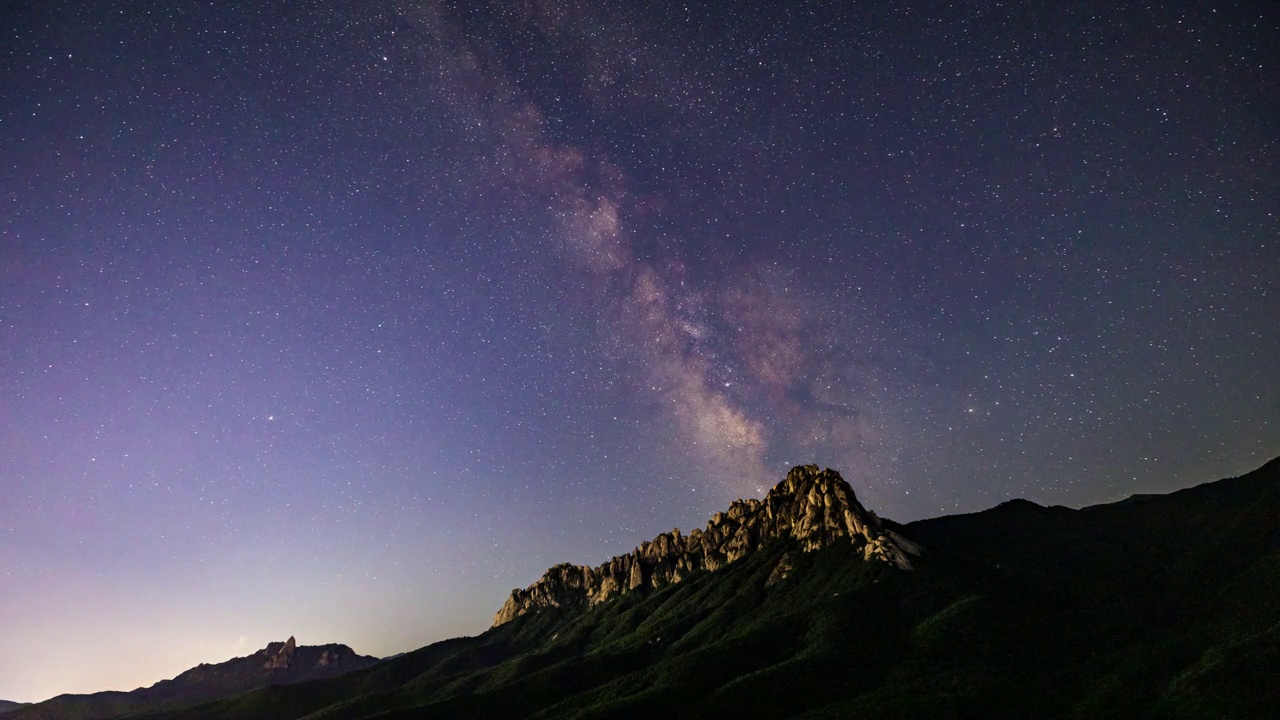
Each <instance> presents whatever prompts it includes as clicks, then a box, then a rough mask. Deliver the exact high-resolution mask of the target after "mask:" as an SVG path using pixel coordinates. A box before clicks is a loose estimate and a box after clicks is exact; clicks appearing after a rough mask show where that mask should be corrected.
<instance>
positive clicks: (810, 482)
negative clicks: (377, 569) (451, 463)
mask: <svg viewBox="0 0 1280 720" xmlns="http://www.w3.org/2000/svg"><path fill="white" fill-rule="evenodd" d="M695 538H696V539H695ZM269 650H270V649H268V651H261V652H260V653H259V655H262V654H263V653H267V655H268V656H269V655H270V652H269ZM255 657H257V656H255ZM260 659H262V658H260ZM1277 677H1280V459H1278V460H1273V461H1271V462H1269V463H1267V464H1266V465H1264V466H1263V467H1262V468H1259V469H1258V470H1256V471H1254V472H1252V473H1249V474H1247V475H1244V476H1241V477H1237V478H1232V479H1227V480H1220V481H1217V482H1213V483H1209V484H1205V485H1200V486H1197V487H1193V488H1190V489H1187V490H1182V491H1179V492H1175V493H1172V494H1169V495H1158V496H1135V497H1133V498H1130V499H1129V500H1126V501H1121V502H1118V503H1113V504H1108V505H1099V506H1093V507H1087V508H1083V509H1080V510H1073V509H1069V508H1064V507H1042V506H1040V505H1036V504H1035V503H1031V502H1028V501H1025V500H1014V501H1010V502H1006V503H1004V504H1001V505H999V506H997V507H995V508H992V509H990V510H986V511H983V512H978V513H972V514H965V515H953V516H946V517H940V518H934V519H930V520H922V521H917V522H912V523H907V524H902V525H900V524H897V523H894V522H892V521H890V520H886V519H881V518H878V517H876V516H875V515H874V513H871V512H870V511H867V510H866V509H865V508H862V506H861V504H859V503H858V502H857V499H856V498H855V497H854V496H853V492H852V490H851V489H849V488H848V485H847V484H846V483H844V481H843V480H841V479H840V478H839V475H838V474H837V473H835V472H834V471H830V470H828V471H821V472H819V471H818V470H817V468H816V467H813V466H802V467H799V468H796V469H794V470H792V471H791V473H789V474H788V476H787V478H786V479H785V480H783V481H782V483H780V484H779V485H778V486H777V487H775V488H774V489H773V490H771V491H770V493H769V494H768V495H767V496H766V497H765V499H763V500H747V501H739V502H738V503H734V505H733V506H732V507H730V508H729V510H727V511H726V512H724V513H721V514H718V515H717V516H716V517H713V518H712V520H711V522H710V523H709V524H708V525H707V527H706V528H705V529H702V530H700V531H695V532H692V533H690V534H689V535H684V534H681V533H679V532H678V531H673V532H672V533H665V534H663V535H660V536H659V537H657V538H655V539H654V540H653V541H650V542H647V543H644V544H642V545H641V546H640V547H638V548H637V549H636V550H635V551H633V552H631V553H628V554H627V555H624V556H619V557H618V558H613V559H611V560H610V561H608V562H606V563H604V564H602V565H599V566H594V567H586V566H575V565H560V566H556V567H555V568H552V569H551V570H549V571H548V573H547V574H545V575H544V576H543V578H542V579H540V580H539V581H538V582H536V583H534V584H533V585H532V586H530V587H529V588H525V589H519V590H516V591H514V592H513V593H512V597H511V598H510V599H508V601H507V603H505V604H504V606H503V608H502V609H501V610H500V611H499V613H498V615H497V616H496V617H495V624H494V626H493V627H492V628H490V629H489V630H488V631H486V632H485V633H483V634H481V635H479V636H476V637H469V638H456V639H453V640H447V641H444V642H439V643H435V644H433V645H429V646H427V647H424V648H422V649H419V650H416V651H414V652H410V653H406V654H404V655H401V656H398V657H395V658H393V659H388V660H386V661H383V662H379V663H377V664H373V665H370V666H368V667H364V668H361V669H356V670H353V671H351V672H347V673H345V674H342V675H340V676H337V677H333V678H329V679H324V680H318V681H315V682H305V683H296V684H290V685H279V684H276V685H269V686H263V687H258V688H257V689H254V690H251V691H249V692H247V693H243V694H240V695H237V696H235V697H224V698H222V699H218V700H214V701H212V702H207V703H204V704H201V705H197V706H188V707H183V708H174V709H167V710H160V711H154V712H152V711H147V712H141V713H138V714H136V715H132V716H131V717H137V718H148V719H150V720H159V719H161V718H172V719H176V718H199V719H202V720H222V719H225V720H232V719H235V720H243V719H246V718H247V719H253V718H262V719H264V720H265V719H266V718H271V719H273V720H290V719H299V718H304V717H305V718H308V720H322V719H326V718H332V719H337V718H346V719H352V718H369V719H372V718H378V719H379V720H392V719H395V718H652V717H664V718H729V717H732V718H804V719H805V720H818V719H820V718H876V719H877V720H883V719H885V718H1031V717H1035V718H1064V719H1065V718H1101V717H1114V718H1151V719H1155V718H1168V719H1171V720H1172V719H1177V720H1182V719H1186V720H1190V719H1192V718H1268V717H1280V683H1277V682H1275V679H1276V678H1277ZM51 702H52V701H51ZM41 705H44V704H43V703H42V704H41ZM41 705H36V706H31V707H29V708H23V709H20V710H17V711H13V713H12V714H6V715H5V716H4V718H5V720H10V718H11V717H17V716H21V717H24V718H26V717H37V716H36V715H30V714H26V713H32V712H34V711H38V710H39V708H40V707H41ZM44 717H51V716H44Z"/></svg>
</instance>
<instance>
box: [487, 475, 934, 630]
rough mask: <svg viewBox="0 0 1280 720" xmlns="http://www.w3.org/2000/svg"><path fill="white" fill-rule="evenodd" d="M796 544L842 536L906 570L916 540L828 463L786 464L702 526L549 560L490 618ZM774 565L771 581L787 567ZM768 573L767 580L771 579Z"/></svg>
mask: <svg viewBox="0 0 1280 720" xmlns="http://www.w3.org/2000/svg"><path fill="white" fill-rule="evenodd" d="M775 539H785V540H794V541H796V542H798V543H799V545H800V548H801V549H802V550H804V551H805V552H809V551H812V550H817V549H819V548H824V547H827V546H829V545H831V544H832V543H834V542H836V541H838V540H849V541H851V542H852V543H853V546H854V549H855V550H856V551H857V552H858V553H860V555H861V557H862V559H864V560H868V561H877V562H885V563H889V564H891V565H894V566H896V567H899V568H902V569H904V570H909V569H911V561H910V559H909V558H908V556H909V555H919V554H920V552H921V549H920V547H919V546H918V545H916V544H915V543H913V542H911V541H910V540H907V539H906V538H904V537H902V536H901V535H898V534H897V533H895V532H893V531H892V530H889V529H887V528H885V527H884V525H883V523H881V522H880V518H878V517H876V515H875V513H873V512H871V511H870V510H867V509H866V508H864V507H863V506H862V503H860V502H858V499H857V498H856V497H855V496H854V494H853V488H851V487H849V484H848V483H847V482H845V481H844V479H843V478H841V477H840V473H838V472H836V471H835V470H831V469H827V470H822V471H819V470H818V466H817V465H801V466H799V467H795V468H792V469H791V472H789V473H787V477H786V479H785V480H783V481H782V482H781V483H778V485H776V486H775V487H774V488H773V489H772V490H770V491H769V493H768V494H767V495H765V497H764V500H756V499H750V500H738V501H736V502H734V503H733V504H732V505H730V506H729V509H728V511H726V512H719V513H716V514H715V515H714V516H713V517H712V518H711V521H710V522H709V523H707V527H706V529H705V530H694V531H693V532H691V533H689V535H687V536H686V535H682V534H681V533H680V530H679V529H676V530H672V531H671V532H669V533H663V534H662V535H659V536H658V537H656V538H654V539H653V540H651V541H649V542H646V543H643V544H642V545H640V547H638V548H636V549H635V550H633V551H631V552H630V553H628V554H626V555H620V556H618V557H615V558H613V559H612V560H610V561H609V562H606V563H604V564H603V565H601V566H599V567H595V568H592V567H585V566H581V565H570V564H568V563H565V564H561V565H556V566H555V567H552V568H551V569H549V570H547V572H546V573H545V574H544V575H543V576H542V578H541V579H540V580H538V581H537V582H535V583H534V584H532V585H530V586H529V587H527V588H525V589H524V590H519V589H517V590H513V591H512V593H511V597H509V598H507V601H506V603H504V604H503V606H502V609H501V610H499V611H498V614H497V615H496V616H494V618H493V624H494V625H495V626H497V625H501V624H503V623H505V622H508V621H510V620H512V619H514V618H516V617H519V616H520V615H523V614H525V613H527V612H530V611H532V610H536V609H538V608H547V607H567V606H576V605H587V606H590V605H597V604H599V603H601V602H604V601H605V600H608V599H609V598H612V597H615V596H617V595H621V594H623V593H627V592H631V591H634V590H637V589H640V588H644V587H662V586H664V585H668V584H670V583H677V582H680V581H681V580H683V579H684V578H686V577H688V576H689V574H690V573H692V572H694V571H697V570H711V571H714V570H716V569H718V568H720V567H723V566H724V565H727V564H728V563H731V562H733V561H735V560H738V559H739V558H741V557H743V556H745V555H747V554H749V553H751V552H754V551H755V550H756V549H758V548H759V547H760V546H761V545H762V544H764V543H765V542H768V541H770V540H775ZM784 560H786V563H785V565H786V567H782V563H780V564H779V568H778V569H776V570H775V576H776V580H780V579H782V578H785V577H786V575H787V573H788V572H790V569H791V567H790V565H791V564H790V561H789V558H784ZM776 580H775V579H774V578H772V577H771V578H770V583H771V584H772V583H773V582H776Z"/></svg>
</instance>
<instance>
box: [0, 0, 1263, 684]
mask: <svg viewBox="0 0 1280 720" xmlns="http://www.w3.org/2000/svg"><path fill="white" fill-rule="evenodd" d="M617 5H618V4H616V3H590V2H559V1H557V0H547V1H545V2H525V3H492V4H482V5H476V4H473V3H447V2H446V3H440V2H429V1H423V2H416V1H411V0H405V1H403V2H393V3H355V2H350V3H348V2H324V3H312V2H289V3H284V2H279V3H277V2H239V3H237V2H226V3H223V2H219V3H195V2H189V3H170V2H128V3H122V2H108V1H103V2H93V3H61V2H41V3H26V4H20V6H18V7H11V8H9V9H6V10H4V11H3V15H2V17H3V18H4V22H3V37H4V43H3V46H2V47H3V50H2V51H0V62H2V63H3V64H2V65H0V67H2V68H3V69H2V71H0V72H2V74H0V78H2V81H0V123H2V124H0V167H3V173H2V174H0V338H2V342H0V378H2V381H3V385H2V386H0V390H2V392H0V493H2V501H0V637H3V638H4V639H5V640H4V642H3V643H0V698H4V699H11V700H26V701H31V700H40V699H43V698H45V697H48V696H51V695H54V694H57V693H60V692H90V691H96V690H104V689H131V688H133V687H136V686H139V685H146V684H150V683H152V682H154V681H156V680H159V679H161V678H162V677H171V676H173V675H174V674H176V673H177V672H180V671H181V670H183V669H185V668H188V667H191V666H193V665H196V664H198V663H200V662H217V661H221V660H225V659H227V658H229V657H231V656H233V655H243V654H247V653H248V652H251V651H253V650H254V649H257V648H259V647H263V646H265V645H266V643H267V642H268V641H273V640H282V639H284V638H285V637H288V636H289V635H296V636H297V637H298V639H299V642H301V643H303V644H318V643H322V642H342V643H347V644H349V645H351V646H353V647H354V648H355V649H356V650H357V651H359V652H361V653H368V654H375V655H384V654H391V653H395V652H401V651H404V650H409V649H412V648H416V647H419V646H421V645H424V644H426V643H429V642H432V641H434V640H438V639H442V638H445V637H450V636H455V635H458V634H473V633H476V632H479V631H481V630H483V629H484V628H485V627H486V626H487V624H488V621H489V619H490V618H491V617H492V613H493V612H494V611H495V610H496V609H497V608H498V607H499V606H500V605H501V603H502V600H503V598H504V597H505V595H506V593H507V592H508V591H509V590H510V588H512V587H515V586H524V585H526V584H528V583H529V582H530V581H532V580H533V579H534V578H536V577H537V576H538V575H539V574H540V573H541V571H542V570H543V569H544V568H546V567H547V566H549V565H551V564H553V563H556V562H562V561H573V562H578V563H582V564H594V563H598V562H600V561H602V560H604V559H605V558H607V557H608V556H610V555H613V554H616V553H620V552H625V551H627V550H629V549H631V548H632V547H634V546H635V545H636V544H638V543H639V542H641V541H643V540H646V539H649V538H651V537H653V536H654V535H656V534H658V533H659V532H663V531H666V530H670V529H671V528H672V527H676V526H679V527H682V528H686V529H687V528H690V527H694V526H698V525H701V524H702V523H703V522H705V519H706V517H707V516H708V515H709V514H711V513H712V512H714V511H716V510H718V509H721V508H723V507H725V506H727V504H728V503H729V502H730V501H732V500H733V499H735V498H738V497H748V496H760V495H762V494H763V492H764V491H765V490H767V489H768V487H770V486H771V485H773V484H774V483H775V482H777V481H778V480H780V479H781V478H782V477H783V475H784V474H785V472H786V469H787V468H789V467H790V466H792V465H795V464H800V463H810V462H813V463H819V464H823V465H827V466H830V467H834V468H837V469H839V470H840V471H841V472H842V474H843V475H844V477H845V478H846V479H848V480H849V481H850V482H851V484H852V485H853V487H854V488H855V490H856V491H857V493H858V495H859V497H860V498H861V500H862V501H863V502H864V503H865V504H866V505H867V506H868V507H870V508H873V509H875V510H876V511H877V512H878V513H880V514H882V515H884V516H887V517H891V518H894V519H898V520H911V519H916V518H920V517H928V516H935V515H940V514H944V513H953V512H971V511H975V510H980V509H983V508H986V507H990V506H992V505H995V504H997V503H999V502H1002V501H1004V500H1007V499H1009V498H1012V497H1027V498H1029V499H1031V500H1034V501H1036V502H1040V503H1045V504H1053V503H1057V504H1065V505H1072V506H1080V505H1086V504H1090V503H1097V502H1105V501H1111V500H1116V499H1119V498H1122V497H1124V496H1126V495H1129V494H1132V493H1137V492H1165V491H1169V490H1172V489H1176V488H1179V487H1185V486H1187V485H1190V484H1194V483H1197V482H1202V481H1206V480H1211V479H1216V478H1219V477H1224V476H1229V475H1235V474H1239V473H1241V472H1244V471H1246V470H1249V469H1252V468H1253V467H1256V466H1258V465H1260V464H1262V463H1263V462H1264V461H1265V460H1267V459H1269V458H1270V457H1273V456H1275V455H1277V454H1280V422H1278V418H1280V373H1277V372H1276V371H1275V368H1274V361H1275V358H1276V357H1280V293H1278V291H1277V289H1276V283H1275V280H1274V276H1275V268H1276V267H1280V240H1277V238H1278V237H1280V232H1278V231H1280V221H1278V220H1277V213H1278V212H1280V208H1278V207H1277V206H1278V205H1280V202H1277V198H1280V177H1278V174H1277V173H1278V171H1277V168H1280V155H1278V152H1277V142H1278V138H1280V132H1278V130H1280V127H1278V125H1277V122H1278V120H1277V119H1278V118H1280V100H1278V99H1277V98H1280V93H1276V92H1275V82H1274V79H1273V78H1275V77H1277V76H1280V68H1277V51H1276V48H1277V47H1278V44H1277V37H1280V35H1278V29H1280V28H1278V25H1280V23H1278V15H1277V11H1276V9H1275V8H1274V7H1272V4H1269V3H1258V4H1256V5H1249V4H1246V5H1236V6H1231V7H1222V8H1216V9H1214V8H1209V7H1205V8H1196V9H1187V10H1184V9H1173V8H1171V9H1162V8H1150V7H1143V6H1132V7H1130V6H1126V5H1121V6H1116V5H1114V4H1112V3H1106V4H1102V3H1099V4H1096V5H1081V4H1075V5H1071V4H1069V5H1067V6H1063V7H1053V8H1041V7H1038V6H1016V7H997V8H958V9H947V10H942V9H939V8H937V7H935V5H936V4H933V3H920V4H911V3H893V4H891V5H886V6H884V7H870V6H868V7H862V4H849V3H762V4H756V5H733V6H728V5H726V6H725V7H724V8H719V7H717V8H710V9H709V8H697V7H686V6H684V5H681V4H658V5H651V6H646V7H644V8H632V7H625V8H624V7H617Z"/></svg>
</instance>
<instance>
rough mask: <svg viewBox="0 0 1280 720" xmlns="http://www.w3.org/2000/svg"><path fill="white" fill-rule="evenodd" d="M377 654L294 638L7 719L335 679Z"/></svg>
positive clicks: (43, 718) (169, 703) (79, 715)
mask: <svg viewBox="0 0 1280 720" xmlns="http://www.w3.org/2000/svg"><path fill="white" fill-rule="evenodd" d="M377 662H378V659H377V658H372V657H368V656H364V655H357V654H356V653H355V651H353V650H352V649H351V648H349V647H347V646H346V645H336V644H333V645H316V646H299V645H297V643H296V642H295V641H294V639H293V638H292V637H291V638H289V639H288V640H286V641H284V642H273V643H269V644H268V645H267V647H265V648H263V649H262V650H259V651H258V652H256V653H254V654H252V655H249V656H247V657H241V658H234V659H232V660H228V661H226V662H224V663H218V664H216V665H207V664H202V665H199V666H198V667H194V668H192V669H190V670H187V671H186V672H184V673H182V674H181V675H178V676H177V677H175V678H173V679H172V680H161V681H160V682H158V683H156V684H155V685H152V686H151V687H148V688H139V689H137V690H134V691H132V692H100V693H94V694H92V695H59V696H58V697H55V698H52V699H50V700H46V701H44V702H42V703H36V704H34V705H26V706H23V707H21V708H19V709H15V710H13V711H12V712H8V713H5V715H4V718H5V720H97V719H98V718H111V717H118V716H121V715H126V714H133V713H140V712H145V711H153V710H158V709H166V708H181V707H186V706H190V705H196V704H199V703H203V702H208V701H210V700H215V699H217V698H223V697H229V696H232V695H237V694H240V693H243V692H246V691H248V690H253V689H255V688H261V687H267V686H270V685H287V684H290V683H299V682H303V681H306V680H317V679H322V678H332V677H335V676H337V675H341V674H342V673H345V672H349V671H351V670H357V669H360V668H365V667H368V666H370V665H373V664H375V663H377Z"/></svg>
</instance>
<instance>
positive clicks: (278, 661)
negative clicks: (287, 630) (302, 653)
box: [263, 635, 298, 669]
mask: <svg viewBox="0 0 1280 720" xmlns="http://www.w3.org/2000/svg"><path fill="white" fill-rule="evenodd" d="M297 650H298V644H297V643H296V642H295V641H294V639H293V636H292V635H290V636H289V639H288V640H286V641H284V642H282V643H279V642H273V643H267V662H266V664H265V665H263V667H265V668H269V669H282V668H288V667H292V663H293V655H294V653H295V652H297Z"/></svg>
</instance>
